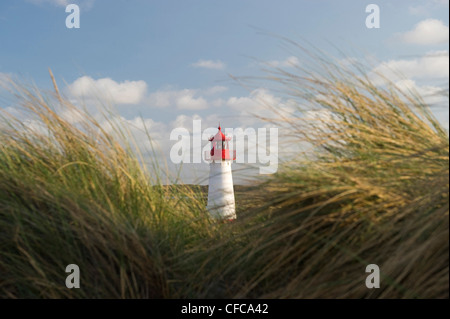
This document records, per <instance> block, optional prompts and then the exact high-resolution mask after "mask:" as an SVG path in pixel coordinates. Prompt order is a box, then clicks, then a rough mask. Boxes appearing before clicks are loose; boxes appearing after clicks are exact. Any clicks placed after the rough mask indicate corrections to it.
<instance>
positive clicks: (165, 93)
mask: <svg viewBox="0 0 450 319" xmlns="http://www.w3.org/2000/svg"><path fill="white" fill-rule="evenodd" d="M226 90H228V88H227V87H224V86H213V87H210V88H207V89H203V90H199V89H183V90H160V91H156V92H152V93H151V94H149V96H148V98H147V100H146V104H148V105H150V106H154V107H161V108H164V107H176V108H177V109H179V110H203V109H206V108H208V106H214V107H216V106H220V105H222V104H223V100H222V99H214V100H212V101H208V100H207V99H206V98H205V97H204V96H209V97H211V96H214V95H216V94H220V93H222V92H225V91H226Z"/></svg>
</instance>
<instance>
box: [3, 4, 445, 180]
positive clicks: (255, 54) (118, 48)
mask: <svg viewBox="0 0 450 319" xmlns="http://www.w3.org/2000/svg"><path fill="white" fill-rule="evenodd" d="M70 3H75V4H78V5H79V7H80V28H72V29H68V28H67V27H66V24H65V21H66V17H67V16H68V15H69V13H66V12H65V9H66V6H67V5H68V4H70ZM370 3H374V4H377V5H378V6H379V8H380V28H372V29H369V28H367V27H366V24H365V20H366V17H367V15H368V13H366V12H365V9H366V6H367V5H368V4H370ZM448 6H449V5H448V0H427V1H414V0H408V1H406V0H390V1H388V0H383V1H382V0H374V1H368V2H365V1H360V0H352V1H350V0H343V1H332V0H328V1H324V0H317V1H312V0H303V1H300V0H290V1H288V0H277V1H274V0H226V1H225V0H216V1H206V0H176V1H175V0H164V1H162V0H161V1H156V0H155V1H148V0H128V1H126V0H79V1H76V0H2V1H0V78H1V77H2V76H5V75H8V76H18V77H20V78H23V79H30V80H33V81H34V83H36V84H37V85H38V86H39V87H41V88H44V89H51V87H52V86H51V81H50V78H49V76H48V72H47V69H48V68H49V67H50V68H51V69H52V71H53V73H54V74H55V77H56V79H57V81H58V82H59V83H60V86H62V89H61V90H62V91H63V92H64V94H65V95H66V96H67V97H68V98H69V99H71V100H73V101H83V103H85V104H86V105H90V104H91V103H92V104H94V103H95V102H96V101H98V99H99V98H101V99H102V100H104V101H108V103H109V104H112V105H114V106H115V107H116V108H117V110H118V113H119V114H120V119H121V120H123V121H125V122H127V123H129V124H130V125H132V126H133V127H134V129H135V131H136V135H138V137H137V138H138V139H139V138H141V139H142V143H144V139H145V137H146V135H145V133H144V132H143V126H144V124H145V126H146V127H147V128H148V129H149V131H150V132H151V134H152V136H153V138H154V139H155V140H157V141H158V142H159V145H160V147H161V148H162V153H163V154H165V155H164V156H166V155H167V154H168V151H169V149H170V147H171V146H172V145H173V144H174V143H175V141H170V138H169V137H170V133H171V131H172V130H173V129H174V128H179V127H185V128H186V129H188V130H192V123H193V122H192V121H193V119H196V120H201V121H202V129H206V128H208V127H213V126H216V125H217V124H218V122H219V121H220V122H221V124H222V126H225V127H230V128H236V127H244V128H245V127H254V128H255V129H257V128H259V127H263V126H264V125H265V124H263V123H260V122H258V121H256V120H255V119H254V118H253V117H251V116H249V113H258V112H259V108H258V107H259V106H258V105H259V104H260V103H259V102H260V101H265V102H268V103H271V104H276V105H278V104H279V105H283V106H285V107H287V108H288V106H287V104H286V101H283V100H282V98H281V97H278V96H277V95H276V94H275V93H274V92H272V91H271V90H270V88H269V87H265V86H261V87H252V88H248V87H243V86H241V85H239V84H238V83H237V82H236V81H234V80H233V79H232V78H231V77H230V75H232V76H237V77H240V76H258V75H261V74H262V73H261V68H262V65H270V66H274V67H282V68H291V67H293V66H295V65H301V63H302V61H301V60H300V59H299V58H298V57H296V56H294V55H293V54H292V52H290V51H289V50H287V49H286V47H284V46H283V45H282V43H280V40H279V39H278V38H276V37H272V36H270V35H269V34H276V35H281V36H285V37H287V38H289V39H292V40H294V41H309V42H310V43H312V44H313V45H315V46H317V47H319V48H321V49H324V50H326V51H328V50H329V51H330V52H332V51H333V50H334V48H333V46H337V47H339V48H340V49H342V50H344V51H346V50H347V49H348V52H359V53H361V55H366V56H368V55H370V56H371V57H372V58H374V59H376V60H377V61H380V62H379V64H378V65H377V66H376V67H375V68H376V69H377V70H378V71H383V72H385V73H388V72H390V70H391V69H395V70H398V71H400V72H402V73H403V74H404V75H405V76H406V79H403V80H401V81H400V80H399V82H398V85H400V86H403V87H405V88H415V89H417V90H418V91H419V92H420V93H422V94H423V95H424V96H425V97H426V98H427V101H428V102H430V103H431V104H432V105H434V106H433V111H434V112H435V114H436V116H437V117H438V118H439V120H440V121H441V122H442V123H443V124H444V125H445V126H446V127H447V128H448V100H447V102H444V104H443V103H442V99H441V98H440V97H439V96H438V95H439V94H438V93H439V92H441V91H442V89H443V88H446V89H447V90H448V77H449V73H448V72H449V71H448V68H449V56H448V51H449V27H448V25H449V14H448V9H449V8H448ZM264 63H265V64H264ZM445 103H447V104H445ZM0 107H2V108H12V107H13V106H11V105H6V104H5V105H0ZM140 118H142V119H143V120H144V123H142V121H141V120H140ZM72 120H73V121H76V117H75V116H74V118H73V119H72ZM204 143H205V142H204ZM191 165H192V167H190V168H189V169H188V170H187V171H188V172H185V175H184V176H185V179H186V181H187V182H196V181H198V180H199V179H202V178H204V174H203V173H202V170H203V171H204V169H205V166H204V165H203V166H202V165H194V164H191ZM202 174H203V175H202Z"/></svg>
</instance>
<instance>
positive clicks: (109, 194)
mask: <svg viewBox="0 0 450 319" xmlns="http://www.w3.org/2000/svg"><path fill="white" fill-rule="evenodd" d="M306 56H307V55H306ZM303 58H305V57H302V59H303ZM307 65H312V66H314V69H313V67H311V68H309V69H302V68H301V67H299V66H296V67H295V68H294V71H292V72H287V71H285V70H281V69H275V70H272V71H271V74H270V76H269V78H268V79H269V80H270V81H273V82H272V83H274V84H281V86H282V87H283V88H284V89H285V90H286V92H287V93H288V95H289V96H290V98H291V99H292V100H293V101H295V103H296V107H297V110H296V113H295V116H289V117H286V116H283V115H281V116H280V117H279V118H277V119H273V118H271V119H266V120H270V121H274V122H275V123H276V124H277V125H280V126H283V127H287V128H288V129H289V132H290V134H291V136H293V137H294V141H295V143H307V144H308V145H311V146H312V152H310V153H309V154H308V155H307V156H306V155H305V156H302V157H296V158H295V160H290V161H286V162H284V163H282V164H281V166H280V168H279V171H278V173H277V174H275V175H273V176H272V177H270V178H269V179H268V180H264V181H263V182H262V183H260V184H258V186H257V187H252V188H249V191H248V193H246V194H245V195H242V194H238V203H237V204H238V205H239V198H240V197H244V196H245V197H250V196H252V194H254V196H255V197H254V198H257V197H258V196H259V198H261V196H263V198H264V200H261V201H259V202H256V203H254V205H253V206H248V207H246V209H245V211H243V212H241V214H240V215H239V218H238V220H237V221H236V222H235V223H231V224H217V223H214V222H211V221H210V220H209V218H208V214H207V212H206V211H205V208H204V206H205V202H204V199H203V197H202V196H198V194H199V192H200V189H197V188H196V187H189V186H178V187H170V186H164V185H163V184H162V181H161V180H162V179H161V176H162V173H161V172H162V168H161V167H159V166H158V165H157V164H156V162H155V163H154V165H153V166H151V167H150V168H147V169H146V168H144V167H143V166H142V165H141V164H140V163H142V162H143V160H142V155H141V154H140V153H139V152H138V151H136V147H135V146H134V145H133V140H132V138H131V137H130V135H129V134H128V133H127V131H126V129H124V128H121V127H119V126H117V125H116V124H114V123H110V124H111V126H112V127H113V128H114V131H115V132H116V133H117V134H110V133H107V132H106V131H105V130H104V128H103V127H102V126H101V125H100V124H99V122H98V121H97V120H95V119H94V118H93V117H90V116H89V115H88V114H83V121H82V122H81V124H77V125H74V124H71V123H70V122H69V121H67V120H65V119H64V118H63V117H61V116H60V115H59V113H58V112H55V106H57V108H63V109H65V110H74V109H76V108H75V106H73V105H72V104H71V103H70V102H68V101H67V100H65V99H64V98H63V97H61V96H60V95H59V93H58V92H56V93H55V94H54V95H53V96H50V95H48V94H47V95H43V94H42V93H41V92H40V91H39V90H37V89H34V88H30V87H28V86H26V85H22V84H15V83H12V88H13V92H14V93H15V94H16V97H17V99H16V100H17V101H18V103H19V104H20V105H21V106H22V108H23V110H25V111H26V112H27V113H28V114H29V115H30V114H31V115H33V116H34V117H35V118H36V119H38V120H39V121H40V123H41V126H40V127H39V129H38V130H36V127H35V126H30V125H27V123H24V122H23V121H21V120H20V119H15V118H13V117H12V116H10V115H4V116H3V118H2V120H1V122H0V247H1V249H0V297H3V298H87V297H89V298H181V297H183V298H185V297H189V298H209V297H214V298H246V297H250V298H259V297H263V298H375V297H378V298H444V297H445V298H448V296H449V294H448V283H449V277H448V271H449V268H448V266H449V265H448V257H449V245H448V244H449V224H448V221H449V220H448V218H449V217H448V211H449V205H448V203H449V200H448V178H449V157H448V156H449V144H448V135H447V133H446V131H445V130H444V129H443V128H442V127H441V126H440V125H439V123H438V122H437V121H436V119H435V118H434V117H433V116H432V114H431V113H430V112H429V110H428V108H427V106H426V105H425V103H424V102H423V100H422V99H421V98H420V97H419V96H418V95H417V94H415V93H414V92H401V91H400V90H398V89H397V88H396V87H395V85H393V84H392V83H389V82H386V83H385V85H384V86H378V85H374V84H373V83H372V81H371V79H370V77H369V76H368V75H367V73H365V72H364V71H363V70H362V68H359V67H358V66H356V67H350V68H349V67H344V66H342V65H340V64H339V63H338V62H330V59H325V58H324V57H323V56H321V55H320V54H316V55H313V56H312V62H311V63H310V64H307ZM55 87H56V86H55ZM273 107H275V106H273ZM77 112H82V111H79V110H78V111H77ZM308 112H315V113H314V114H317V115H318V116H316V117H314V120H311V118H310V117H308V116H306V115H307V114H311V113H308ZM118 136H122V137H123V138H122V139H119V138H118ZM255 186H256V184H255ZM72 263H75V264H77V265H78V266H79V267H80V269H81V289H67V288H66V287H65V284H64V283H65V278H66V276H67V275H68V274H66V273H65V272H64V270H65V267H66V265H68V264H72ZM372 263H373V264H377V265H378V266H379V267H380V269H381V288H380V289H367V288H366V286H365V278H366V276H367V275H368V274H367V273H365V268H366V266H367V265H368V264H372Z"/></svg>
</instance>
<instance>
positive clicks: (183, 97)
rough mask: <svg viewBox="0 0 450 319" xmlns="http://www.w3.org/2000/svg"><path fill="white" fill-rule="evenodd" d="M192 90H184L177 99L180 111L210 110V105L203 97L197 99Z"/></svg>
mask: <svg viewBox="0 0 450 319" xmlns="http://www.w3.org/2000/svg"><path fill="white" fill-rule="evenodd" d="M194 94H195V92H193V91H192V90H188V89H186V90H183V91H181V93H180V95H179V96H178V97H177V99H176V106H177V108H178V109H180V110H203V109H206V108H208V103H207V102H206V100H205V99H204V98H202V97H198V98H195V97H194Z"/></svg>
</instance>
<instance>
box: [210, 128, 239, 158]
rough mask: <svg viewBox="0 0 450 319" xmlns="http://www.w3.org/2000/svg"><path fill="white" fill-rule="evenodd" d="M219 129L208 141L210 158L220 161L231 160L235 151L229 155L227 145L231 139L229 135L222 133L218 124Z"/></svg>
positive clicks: (234, 155) (234, 156)
mask: <svg viewBox="0 0 450 319" xmlns="http://www.w3.org/2000/svg"><path fill="white" fill-rule="evenodd" d="M218 129H219V131H218V132H217V134H216V135H214V136H213V137H211V138H210V139H209V141H210V142H211V152H210V155H211V158H210V159H211V160H222V161H226V160H228V161H232V160H235V159H236V151H233V154H232V156H231V155H230V149H229V146H228V141H230V140H231V137H227V136H225V134H223V133H222V129H221V127H220V125H219V127H218Z"/></svg>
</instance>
